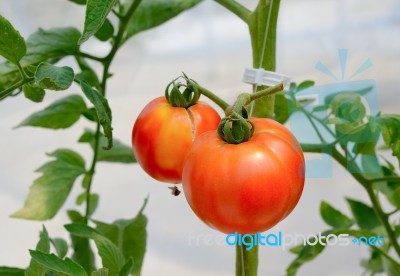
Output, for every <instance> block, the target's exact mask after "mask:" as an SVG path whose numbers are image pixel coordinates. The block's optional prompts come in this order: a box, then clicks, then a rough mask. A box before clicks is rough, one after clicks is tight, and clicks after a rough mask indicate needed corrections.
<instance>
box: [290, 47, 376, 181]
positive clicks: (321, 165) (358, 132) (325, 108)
mask: <svg viewBox="0 0 400 276" xmlns="http://www.w3.org/2000/svg"><path fill="white" fill-rule="evenodd" d="M347 54H348V51H347V49H340V50H339V63H340V74H339V76H338V75H336V74H334V73H333V72H332V71H331V70H329V69H328V68H327V67H326V66H325V65H324V64H323V63H321V62H320V61H318V62H317V64H316V65H315V68H316V69H317V70H319V71H320V72H322V73H324V74H326V75H328V76H330V77H331V78H332V79H333V80H335V82H333V83H331V84H326V85H316V86H311V87H309V88H306V89H303V90H300V91H298V92H297V93H296V98H297V99H298V100H299V99H307V100H312V102H311V103H310V104H308V105H305V106H303V108H304V110H305V111H306V112H308V114H311V116H306V115H305V114H303V113H301V112H295V113H293V115H292V116H291V117H290V129H291V131H292V132H293V134H294V135H295V136H296V138H297V139H298V140H299V141H300V142H301V143H306V144H307V143H309V144H321V137H322V138H323V139H324V140H325V141H324V142H326V143H331V142H333V141H335V139H337V138H338V137H340V136H343V137H345V136H346V135H347V136H350V135H349V134H352V135H351V137H350V138H349V139H348V142H349V144H348V145H349V146H351V147H352V149H350V150H352V151H353V152H358V151H362V150H363V149H364V148H366V145H367V144H368V143H372V142H374V141H375V140H376V139H377V138H378V136H379V132H378V131H377V130H376V131H375V128H374V124H376V123H377V119H376V116H377V115H378V113H379V108H378V101H377V92H376V83H375V81H374V80H372V79H366V80H357V81H353V80H352V79H353V78H354V77H356V76H358V75H359V74H361V73H362V72H364V71H365V70H367V69H368V68H370V67H371V66H372V62H371V60H370V59H367V60H366V61H365V62H364V63H363V64H362V65H361V66H360V67H359V68H358V69H357V70H356V71H355V72H353V73H351V74H350V77H349V78H348V79H347V80H345V76H346V64H347ZM311 121H312V122H311ZM367 123H368V124H369V127H367V128H365V127H364V129H362V128H363V125H365V124H367ZM315 128H317V131H316V130H315ZM374 131H375V132H374ZM353 132H354V133H353ZM330 150H331V149H330V147H325V148H322V149H321V152H322V154H319V155H318V157H317V158H316V159H315V158H314V159H308V160H306V177H307V178H331V177H332V163H333V161H332V158H331V157H330V156H329V153H330V152H329V151H330ZM324 153H327V154H324ZM363 154H364V156H363V158H364V159H368V156H367V155H365V152H363ZM355 161H356V162H358V161H359V160H355ZM347 169H348V170H349V171H350V172H354V170H355V169H354V168H352V167H350V166H349V167H348V168H347ZM369 169H370V170H373V166H371V168H369ZM371 173H374V172H371Z"/></svg>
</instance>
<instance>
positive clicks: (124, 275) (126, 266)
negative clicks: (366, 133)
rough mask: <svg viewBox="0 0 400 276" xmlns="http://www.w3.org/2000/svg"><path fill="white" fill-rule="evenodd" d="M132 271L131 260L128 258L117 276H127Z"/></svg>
mask: <svg viewBox="0 0 400 276" xmlns="http://www.w3.org/2000/svg"><path fill="white" fill-rule="evenodd" d="M132 270H133V258H132V257H130V258H129V259H128V261H127V262H126V263H125V264H124V266H123V267H122V268H121V270H120V271H119V274H118V276H129V275H130V273H131V271H132Z"/></svg>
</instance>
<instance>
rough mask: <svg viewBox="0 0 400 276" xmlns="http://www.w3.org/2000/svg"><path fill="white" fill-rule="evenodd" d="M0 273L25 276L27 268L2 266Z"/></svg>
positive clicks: (7, 275) (6, 275)
mask: <svg viewBox="0 0 400 276" xmlns="http://www.w3.org/2000/svg"><path fill="white" fill-rule="evenodd" d="M0 275H4V276H25V270H24V269H22V268H17V267H7V266H0Z"/></svg>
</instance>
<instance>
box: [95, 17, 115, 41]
mask: <svg viewBox="0 0 400 276" xmlns="http://www.w3.org/2000/svg"><path fill="white" fill-rule="evenodd" d="M113 35H114V26H113V25H112V24H111V22H110V20H108V19H106V20H105V21H104V23H103V25H101V27H100V29H99V30H98V31H97V32H96V33H95V35H94V36H95V37H96V38H97V39H99V40H100V41H107V40H109V39H110V38H111V37H112V36H113Z"/></svg>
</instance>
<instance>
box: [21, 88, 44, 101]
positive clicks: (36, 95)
mask: <svg viewBox="0 0 400 276" xmlns="http://www.w3.org/2000/svg"><path fill="white" fill-rule="evenodd" d="M22 90H23V91H24V95H25V98H27V99H29V100H31V101H32V102H35V103H40V102H41V101H43V98H44V95H45V94H46V92H45V91H44V89H43V88H41V87H40V86H39V85H37V84H25V85H24V86H22Z"/></svg>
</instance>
